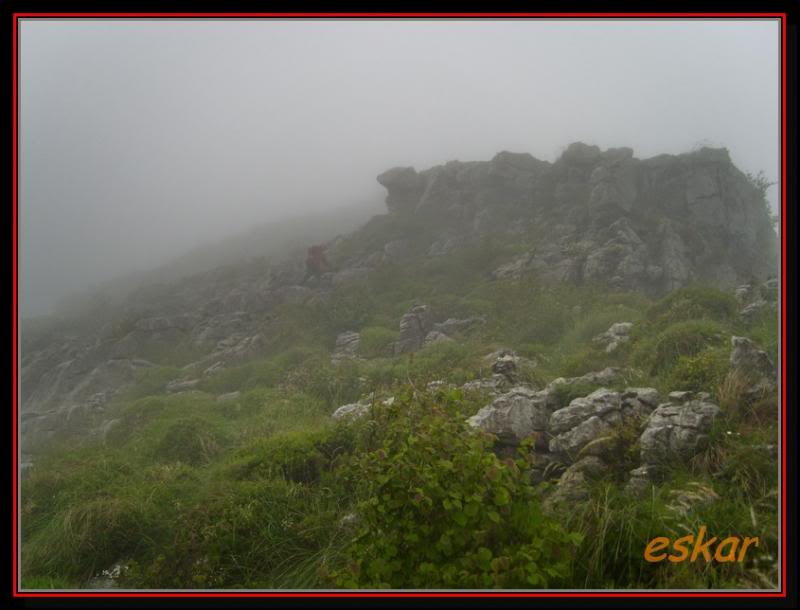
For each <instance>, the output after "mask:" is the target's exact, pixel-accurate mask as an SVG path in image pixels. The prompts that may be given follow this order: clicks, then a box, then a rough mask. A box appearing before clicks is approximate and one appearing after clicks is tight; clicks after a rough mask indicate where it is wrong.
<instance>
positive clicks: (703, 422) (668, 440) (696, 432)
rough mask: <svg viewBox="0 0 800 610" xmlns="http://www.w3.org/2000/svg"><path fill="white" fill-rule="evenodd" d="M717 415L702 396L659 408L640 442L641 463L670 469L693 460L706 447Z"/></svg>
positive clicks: (717, 408)
mask: <svg viewBox="0 0 800 610" xmlns="http://www.w3.org/2000/svg"><path fill="white" fill-rule="evenodd" d="M718 413H719V407H718V406H717V405H715V404H714V403H712V402H709V400H708V397H707V395H705V394H702V393H701V394H700V395H699V396H698V397H696V398H689V399H688V400H686V402H684V403H683V404H676V403H674V402H668V403H664V404H662V405H660V406H658V407H657V408H656V409H655V411H653V413H652V414H651V415H650V419H649V420H648V422H647V426H646V428H645V430H644V432H642V435H641V437H640V438H639V446H640V456H641V460H642V463H643V464H647V465H650V466H668V465H670V464H674V463H675V462H676V461H683V462H685V461H686V460H688V459H690V458H691V457H693V456H694V455H696V454H697V453H698V452H699V451H700V450H702V449H703V448H704V447H705V446H706V443H707V442H708V434H709V432H710V431H711V425H712V424H713V423H714V419H715V418H716V416H717V414H718Z"/></svg>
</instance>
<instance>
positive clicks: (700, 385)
mask: <svg viewBox="0 0 800 610" xmlns="http://www.w3.org/2000/svg"><path fill="white" fill-rule="evenodd" d="M727 368H728V358H727V354H726V353H725V352H724V351H723V350H720V349H708V350H705V351H702V352H700V353H699V354H697V355H696V356H680V357H679V358H678V361H677V362H676V364H675V367H674V368H673V369H672V373H671V374H670V377H669V385H670V387H671V388H673V389H675V390H691V391H693V392H711V393H714V392H715V391H716V389H717V386H718V384H719V383H720V382H721V381H722V378H723V375H724V374H725V371H726V370H727Z"/></svg>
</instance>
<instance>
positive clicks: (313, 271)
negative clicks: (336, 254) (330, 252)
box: [304, 246, 330, 281]
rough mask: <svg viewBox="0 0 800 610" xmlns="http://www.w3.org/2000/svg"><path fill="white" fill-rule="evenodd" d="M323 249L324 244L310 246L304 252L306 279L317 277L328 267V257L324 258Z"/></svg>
mask: <svg viewBox="0 0 800 610" xmlns="http://www.w3.org/2000/svg"><path fill="white" fill-rule="evenodd" d="M325 250H326V246H311V247H310V248H309V249H308V251H307V252H306V277H305V279H306V280H307V279H309V278H311V277H319V276H320V275H322V274H323V273H325V272H326V271H328V270H329V269H330V265H329V264H328V259H326V258H325ZM304 281H305V280H304Z"/></svg>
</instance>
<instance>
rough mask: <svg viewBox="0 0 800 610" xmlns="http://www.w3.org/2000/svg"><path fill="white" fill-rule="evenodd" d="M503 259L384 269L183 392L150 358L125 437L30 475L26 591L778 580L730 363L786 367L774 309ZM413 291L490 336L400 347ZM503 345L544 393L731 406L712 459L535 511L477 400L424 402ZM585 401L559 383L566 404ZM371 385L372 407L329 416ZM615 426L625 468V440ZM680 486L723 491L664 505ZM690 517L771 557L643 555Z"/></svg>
mask: <svg viewBox="0 0 800 610" xmlns="http://www.w3.org/2000/svg"><path fill="white" fill-rule="evenodd" d="M388 230H389V229H388V228H387V231H388ZM346 246H347V244H345V245H344V246H343V248H344V247H346ZM508 254H509V249H508V248H506V247H504V246H503V245H502V244H498V243H494V242H491V241H487V242H486V243H483V244H480V245H479V246H478V247H477V248H475V249H467V250H466V251H465V252H464V253H463V254H460V255H459V256H454V257H452V258H451V257H443V258H441V259H436V260H433V261H432V262H430V263H429V264H426V265H423V266H421V267H420V266H419V265H393V266H387V268H386V269H385V271H384V272H382V273H381V274H375V275H374V276H370V277H368V278H366V279H365V280H364V281H363V282H362V283H361V284H360V285H357V286H355V287H348V288H347V290H342V291H338V292H335V293H334V294H333V295H332V297H331V301H330V302H329V303H328V304H327V305H323V304H309V305H304V306H296V307H292V308H287V309H286V310H285V311H284V310H282V311H278V312H276V315H275V316H274V317H273V318H272V321H271V322H269V323H268V325H267V326H266V328H265V332H266V333H268V336H269V337H270V338H271V339H270V341H269V345H268V346H266V347H265V348H264V350H263V353H262V354H261V357H260V358H258V359H256V360H253V361H251V362H248V363H244V364H241V365H240V366H237V367H231V368H228V369H226V370H224V371H222V372H220V373H218V374H217V375H215V376H211V377H208V378H207V379H204V380H203V381H202V383H201V384H200V385H199V386H198V387H197V388H195V390H194V391H192V392H189V393H179V394H168V393H166V391H165V390H164V385H165V383H166V382H167V381H169V380H170V379H174V378H175V377H176V376H177V375H176V371H178V367H179V366H180V365H182V364H183V363H182V362H177V361H176V362H169V359H164V360H163V361H161V362H159V364H161V365H162V366H161V367H159V368H155V369H150V370H148V371H147V372H146V373H143V374H142V376H141V378H140V379H139V381H138V383H137V384H136V385H135V387H133V388H132V389H131V390H130V391H129V392H127V393H126V394H125V395H122V396H120V397H119V398H118V400H117V402H116V403H115V404H113V405H111V406H110V407H109V411H110V413H111V416H113V417H114V418H116V419H118V423H117V425H116V426H115V427H113V428H112V429H110V430H109V431H108V434H107V436H106V438H105V442H104V443H103V442H100V441H99V440H95V441H93V442H79V441H77V440H74V439H73V440H69V439H67V440H65V441H64V442H62V443H60V444H59V445H58V446H54V447H53V448H52V449H51V450H50V451H49V453H47V454H43V455H41V456H37V458H36V463H35V465H34V466H33V467H32V469H31V470H30V471H29V472H27V473H26V475H25V478H24V481H23V488H22V512H21V518H22V526H23V533H22V543H23V547H22V572H23V575H24V580H23V586H25V587H30V588H56V587H57V588H65V587H68V588H81V587H87V586H92V583H93V582H95V581H93V580H92V579H96V578H98V577H102V574H103V571H104V570H105V571H108V570H112V569H113V568H114V566H119V572H120V574H119V577H118V579H117V585H118V586H125V587H143V588H196V587H201V588H311V587H345V588H347V587H369V588H382V587H394V588H410V587H413V588H426V587H435V588H494V587H512V588H540V587H541V588H544V587H560V588H605V587H616V588H659V587H674V588H717V587H738V588H752V587H769V586H773V585H774V584H775V581H774V578H775V575H774V573H773V572H772V571H771V570H772V568H771V567H770V566H772V565H773V563H774V562H772V563H771V560H770V556H772V557H773V559H774V557H776V556H777V552H778V540H777V536H778V520H777V519H778V516H777V511H778V503H777V495H776V494H777V489H778V487H779V483H778V470H777V460H776V457H775V454H774V452H773V449H771V448H770V447H772V448H774V446H775V445H776V444H777V438H778V428H777V425H778V418H777V398H776V396H775V395H769V396H763V397H760V398H759V397H756V398H755V399H754V398H753V397H748V396H746V384H744V383H742V380H741V379H738V378H737V377H736V375H735V374H734V373H732V372H731V371H730V367H729V364H728V360H727V358H728V354H729V341H730V336H731V335H732V334H743V335H747V336H749V337H751V338H753V340H754V341H756V342H758V343H759V345H760V346H761V347H762V348H763V349H765V350H767V352H768V353H771V354H772V355H775V354H776V353H777V346H778V338H777V326H776V320H775V317H774V315H773V316H772V317H770V316H769V314H768V313H765V314H763V315H760V316H757V317H755V318H753V319H751V320H750V321H749V322H746V321H743V320H741V319H740V318H738V317H737V315H736V307H735V302H733V300H732V298H731V297H729V296H728V295H726V294H723V293H720V292H718V291H714V290H710V289H707V288H698V287H692V288H688V289H684V290H680V291H677V292H675V293H672V294H670V295H668V296H667V297H665V298H664V299H661V300H658V301H655V302H654V301H651V300H650V299H648V298H646V297H643V296H642V295H639V294H626V293H614V292H609V291H607V290H604V289H600V288H596V287H582V288H576V287H569V286H552V285H549V286H548V285H544V284H543V283H541V282H539V281H538V280H537V279H536V278H535V277H525V278H523V279H521V280H518V281H491V280H490V279H489V278H488V272H489V271H490V270H491V269H493V268H495V267H496V266H497V262H498V261H500V260H501V259H503V257H504V256H507V255H508ZM412 299H417V300H418V301H419V302H425V303H428V304H429V305H430V306H431V308H432V309H433V310H434V312H435V314H436V316H437V319H439V320H443V319H445V318H447V317H466V316H481V317H483V318H484V320H485V323H484V324H482V325H479V326H478V327H477V328H476V329H475V330H474V331H472V332H470V333H466V334H465V335H464V336H463V337H460V338H459V339H458V340H457V341H453V342H446V343H440V344H434V345H431V346H428V347H425V348H423V349H421V350H420V351H418V352H415V353H413V354H408V355H403V356H397V357H394V356H392V355H391V354H390V351H389V346H390V344H391V342H392V341H394V340H395V339H396V336H397V331H396V329H397V324H398V321H399V319H400V317H401V316H402V314H403V313H405V312H406V311H407V310H408V308H409V307H410V306H411V305H412V304H413V300H412ZM618 321H629V322H633V323H634V327H633V331H632V335H631V337H632V338H631V340H630V341H629V342H628V343H625V344H622V345H621V346H620V347H619V349H617V350H614V351H612V352H610V353H609V352H606V350H605V349H604V348H603V346H602V345H598V344H597V343H595V342H593V341H592V339H593V337H594V336H595V335H597V334H598V333H601V332H603V331H605V330H606V329H607V328H608V327H609V326H610V325H611V324H612V323H614V322H618ZM348 330H360V331H361V345H360V350H359V352H360V353H359V358H357V359H353V360H350V361H346V362H343V363H341V364H338V365H334V364H332V363H331V361H330V354H331V350H332V348H333V345H334V341H335V338H336V335H337V334H338V333H340V332H344V331H348ZM499 347H510V348H513V349H515V350H516V351H517V352H518V353H519V354H520V356H523V357H525V358H529V359H531V361H533V362H535V366H534V367H533V371H534V373H532V377H531V379H530V381H532V382H534V383H535V384H539V385H541V384H543V383H546V382H548V381H551V380H552V379H554V378H556V377H560V376H574V375H581V374H584V373H587V372H589V371H596V370H600V369H602V368H604V367H606V366H618V367H625V368H626V370H627V371H628V373H626V374H627V376H628V377H627V378H626V381H627V382H629V385H638V386H652V387H655V388H658V389H659V390H660V391H662V392H664V391H671V390H676V389H688V390H695V391H706V392H709V393H710V394H711V395H712V396H713V398H714V400H715V401H716V402H717V403H718V404H719V405H720V407H721V409H722V414H721V416H720V417H719V418H718V420H717V424H716V427H715V429H714V431H713V434H712V438H711V440H710V443H709V445H708V448H707V449H706V450H705V451H704V452H703V453H702V454H700V455H698V456H696V457H695V458H694V459H693V460H692V462H691V463H690V464H689V465H687V466H685V467H682V468H679V469H676V470H675V471H674V472H672V473H671V475H670V476H669V477H668V478H667V479H666V480H665V481H664V482H663V483H662V484H660V485H658V486H656V487H655V488H654V490H653V493H652V494H651V495H649V496H647V497H645V498H644V499H642V500H641V501H636V502H632V501H631V500H630V498H628V497H627V496H626V495H625V493H624V490H623V488H624V473H622V472H621V471H620V473H614V474H612V475H610V476H609V477H607V478H605V479H603V480H601V481H599V482H596V483H595V484H593V487H592V489H591V496H590V498H589V500H587V501H586V502H585V503H582V504H579V505H575V506H572V507H571V509H570V510H568V511H555V512H553V511H548V510H546V506H545V504H546V503H545V497H546V495H547V493H548V489H549V485H550V483H548V482H544V483H540V484H534V483H532V481H531V478H530V476H529V468H530V464H529V463H528V460H529V459H530V453H529V452H528V451H526V450H524V449H525V447H523V450H522V451H520V452H518V453H516V454H509V453H508V452H507V451H504V450H502V448H500V447H499V446H497V445H496V439H494V438H493V437H490V436H487V435H483V434H481V433H478V432H476V431H475V430H473V429H472V428H470V427H469V426H468V425H466V424H465V419H466V418H467V417H469V416H470V415H473V414H474V413H475V412H477V410H478V409H479V408H480V407H482V406H483V405H485V404H486V402H487V398H486V397H485V396H481V395H473V394H465V393H464V392H462V391H461V390H459V389H447V386H445V387H444V389H440V390H436V391H429V390H426V385H427V383H428V382H430V381H433V380H442V381H444V382H447V383H451V384H453V386H460V385H461V384H463V383H464V382H467V381H470V380H473V379H478V378H481V377H487V376H490V375H491V371H490V370H489V367H490V366H491V362H490V361H487V360H486V359H485V356H486V355H487V354H488V353H490V352H492V351H493V350H495V349H497V348H499ZM173 367H174V368H173ZM587 391H591V388H587V387H580V386H572V387H565V388H564V389H563V390H560V392H562V393H563V395H560V396H559V401H561V402H563V403H564V404H567V403H568V402H569V401H570V400H571V399H573V398H575V397H577V396H581V395H584V394H585V393H586V392H587ZM231 392H238V393H239V394H237V395H235V396H234V397H231V398H230V399H228V400H225V401H219V400H218V397H219V396H220V395H223V394H228V393H231ZM371 392H372V393H374V397H375V398H374V400H373V405H372V407H371V415H370V417H368V418H365V419H364V420H361V421H356V422H353V423H347V422H335V421H333V420H332V419H331V418H330V415H331V413H332V412H333V410H334V409H335V408H337V407H338V406H340V405H342V404H345V403H350V402H354V401H356V400H359V399H360V398H362V397H364V396H367V395H369V394H370V393H371ZM389 396H393V397H394V402H392V403H391V404H388V405H385V404H383V399H384V398H386V397H389ZM389 402H391V401H389ZM619 434H620V440H619V442H620V448H619V449H620V451H619V455H620V460H621V462H620V463H625V464H627V462H626V461H625V460H627V459H628V458H627V457H626V456H629V454H630V452H631V451H634V452H635V449H632V444H633V443H635V440H636V437H635V434H627V436H626V433H625V431H620V432H619ZM693 484H698V485H702V486H705V487H709V488H712V489H713V492H714V500H713V501H709V502H697V503H695V504H694V505H693V506H692V507H691V508H690V509H688V510H681V509H680V507H679V508H677V509H676V508H675V494H676V493H677V491H680V490H682V489H685V488H686V486H687V485H688V486H690V485H693ZM690 488H691V487H690ZM700 525H705V526H706V527H707V528H708V530H709V531H713V532H715V533H716V534H715V535H720V536H725V535H728V534H731V535H743V534H746V535H750V536H759V537H760V538H761V540H762V543H761V545H760V546H759V547H758V549H757V553H755V554H754V555H753V556H752V558H750V559H749V560H748V561H747V562H743V563H734V564H713V563H711V564H705V563H683V564H680V565H674V564H669V563H661V564H650V563H647V562H645V561H643V559H642V553H643V550H644V547H645V545H646V543H647V542H648V541H649V540H650V539H651V538H653V537H654V536H656V535H674V534H675V533H678V532H685V531H696V530H697V528H698V527H699V526H700Z"/></svg>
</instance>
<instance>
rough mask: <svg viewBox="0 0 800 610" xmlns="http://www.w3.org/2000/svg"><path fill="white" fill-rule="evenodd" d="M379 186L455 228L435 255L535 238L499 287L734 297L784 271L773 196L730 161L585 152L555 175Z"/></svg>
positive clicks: (523, 159)
mask: <svg viewBox="0 0 800 610" xmlns="http://www.w3.org/2000/svg"><path fill="white" fill-rule="evenodd" d="M378 181H379V182H380V183H381V184H382V185H383V186H385V187H386V189H387V191H388V195H387V198H386V205H387V207H388V208H389V211H390V212H391V213H394V214H405V215H424V216H426V217H439V218H445V219H446V221H447V222H446V223H444V224H445V225H446V230H444V231H443V232H442V234H441V236H440V237H439V238H438V239H436V240H434V241H433V242H432V243H431V244H430V250H429V252H431V253H437V254H438V253H439V252H441V251H442V250H445V249H452V248H453V247H457V243H456V242H454V235H458V236H460V238H461V240H462V241H463V240H464V239H465V238H468V237H469V236H475V235H480V234H484V233H486V232H491V231H498V230H500V231H510V232H515V231H519V230H520V227H521V226H522V227H527V228H528V229H531V230H532V231H533V233H534V234H535V235H537V236H539V239H538V240H537V244H536V247H535V248H534V249H532V250H531V251H530V252H526V253H524V254H523V255H521V256H519V257H518V258H516V259H514V260H512V261H509V262H508V263H507V264H504V265H503V266H501V267H500V268H498V269H497V271H496V272H495V277H497V278H507V277H514V276H518V275H520V274H523V273H526V272H529V271H535V272H538V273H539V274H540V275H542V276H544V277H547V278H550V279H553V280H557V281H572V282H589V281H599V282H604V283H607V284H608V285H610V286H611V287H614V288H620V289H637V290H644V291H648V292H651V293H657V294H661V293H665V292H668V291H670V290H673V289H675V288H679V287H681V286H684V285H686V284H687V283H689V282H693V281H697V282H703V283H705V284H710V285H715V286H718V287H721V288H725V289H731V288H733V287H734V286H736V285H737V284H740V283H742V282H743V281H750V280H751V278H754V277H755V278H759V277H761V278H766V277H767V276H769V275H770V274H773V273H774V272H775V270H776V268H777V265H776V256H777V247H776V239H777V238H776V235H775V231H774V229H773V227H772V223H771V220H770V216H769V213H768V211H767V207H766V205H765V202H764V200H763V195H762V194H761V192H760V191H759V190H758V188H757V187H756V186H754V185H753V184H752V183H751V182H750V180H748V178H747V176H745V174H743V173H742V172H741V171H739V170H738V169H737V168H736V167H735V166H734V165H733V163H732V162H731V160H730V157H729V155H728V152H727V150H725V149H710V148H703V149H701V150H698V151H695V152H691V153H686V154H682V155H659V156H657V157H653V158H651V159H637V158H635V157H634V156H633V151H632V150H631V149H630V148H615V149H609V150H606V151H601V150H600V149H599V148H598V147H596V146H589V145H587V144H583V143H574V144H571V145H570V146H568V147H567V149H566V150H565V151H564V153H563V154H562V156H561V157H560V158H559V159H558V160H557V161H556V162H554V163H548V162H545V161H540V160H537V159H535V158H534V157H532V156H531V155H528V154H518V153H510V152H501V153H499V154H498V155H497V156H495V157H494V159H492V160H491V161H488V162H469V163H462V162H458V161H452V162H449V163H447V164H445V165H442V166H437V167H433V168H431V169H428V170H425V171H421V172H416V171H415V170H414V169H413V168H410V167H403V168H394V169H391V170H389V171H386V172H384V173H383V174H381V175H380V176H379V177H378Z"/></svg>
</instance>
